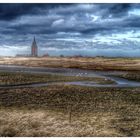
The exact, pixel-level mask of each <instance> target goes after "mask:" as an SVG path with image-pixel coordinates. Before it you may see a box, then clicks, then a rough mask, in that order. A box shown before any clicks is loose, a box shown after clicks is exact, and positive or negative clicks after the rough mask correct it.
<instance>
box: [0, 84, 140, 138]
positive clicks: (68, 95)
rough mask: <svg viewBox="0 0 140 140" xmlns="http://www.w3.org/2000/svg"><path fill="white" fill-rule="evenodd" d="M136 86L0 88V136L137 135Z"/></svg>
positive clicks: (139, 120)
mask: <svg viewBox="0 0 140 140" xmlns="http://www.w3.org/2000/svg"><path fill="white" fill-rule="evenodd" d="M139 107H140V88H88V87H80V86H68V85H63V84H62V85H55V86H54V85H50V86H47V87H40V88H39V87H38V88H37V87H36V88H20V89H18V88H17V89H10V90H8V89H1V90H0V108H1V109H0V124H1V125H0V136H140V109H139Z"/></svg>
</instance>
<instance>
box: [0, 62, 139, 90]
mask: <svg viewBox="0 0 140 140" xmlns="http://www.w3.org/2000/svg"><path fill="white" fill-rule="evenodd" d="M0 71H5V72H22V73H37V74H57V75H65V76H81V77H102V78H105V79H106V80H107V79H110V80H112V81H115V82H116V84H97V83H95V82H92V81H73V82H53V83H49V82H48V83H34V84H32V83H31V84H20V85H5V86H0V87H1V88H15V87H41V86H47V85H53V84H62V83H63V84H67V85H80V86H88V87H140V82H135V81H131V80H127V79H124V78H120V77H117V76H112V75H117V74H122V73H125V72H123V71H95V70H82V69H71V68H42V67H26V66H16V65H0Z"/></svg>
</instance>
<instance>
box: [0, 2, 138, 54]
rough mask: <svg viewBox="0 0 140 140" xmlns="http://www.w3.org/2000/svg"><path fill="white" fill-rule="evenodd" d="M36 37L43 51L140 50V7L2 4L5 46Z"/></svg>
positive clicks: (0, 36)
mask: <svg viewBox="0 0 140 140" xmlns="http://www.w3.org/2000/svg"><path fill="white" fill-rule="evenodd" d="M33 36H37V41H39V42H38V44H39V46H41V47H40V48H42V49H44V48H49V49H51V48H53V50H54V49H55V48H56V50H57V49H63V50H65V49H66V50H67V49H68V50H75V49H81V50H82V49H87V50H88V49H95V48H96V49H114V48H115V49H116V48H118V49H126V48H128V49H130V48H131V49H134V48H135V49H136V48H140V45H139V44H140V41H139V36H140V4H0V45H1V46H2V47H4V48H5V49H8V48H11V49H12V47H13V46H17V47H18V46H26V47H23V48H24V49H25V48H27V46H29V45H30V44H31V40H32V38H33ZM10 46H12V47H10ZM13 48H14V47H13ZM15 49H16V48H15ZM26 51H27V50H26ZM26 51H25V52H26Z"/></svg>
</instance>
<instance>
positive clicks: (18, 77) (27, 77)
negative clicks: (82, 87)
mask: <svg viewBox="0 0 140 140" xmlns="http://www.w3.org/2000/svg"><path fill="white" fill-rule="evenodd" d="M69 81H93V82H96V83H101V84H112V83H115V82H114V81H111V80H109V79H105V78H99V77H80V76H79V77H76V76H62V75H53V74H29V73H21V72H20V73H19V72H15V73H13V72H11V73H10V72H0V85H11V84H12V85H14V84H25V83H26V84H27V83H45V82H69Z"/></svg>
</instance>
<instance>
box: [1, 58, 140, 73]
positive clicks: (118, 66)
mask: <svg viewBox="0 0 140 140" xmlns="http://www.w3.org/2000/svg"><path fill="white" fill-rule="evenodd" d="M0 64H14V65H23V66H34V67H56V68H58V67H61V68H62V67H64V68H81V69H91V70H125V71H132V70H136V71H138V70H140V59H139V58H103V57H94V58H93V57H92V58H90V57H89V58H88V57H87V58H86V57H77V58H74V57H64V58H62V57H38V58H32V57H28V58H27V57H12V58H11V57H1V58H0Z"/></svg>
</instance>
